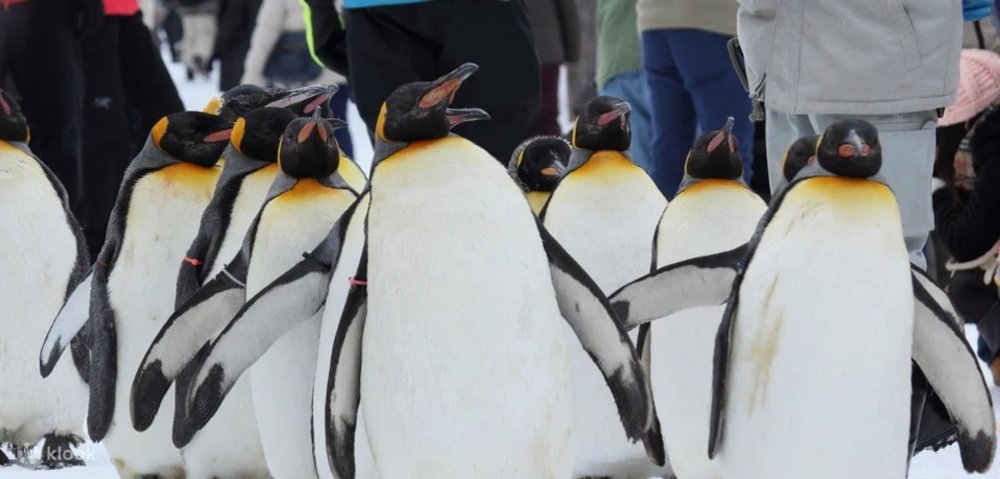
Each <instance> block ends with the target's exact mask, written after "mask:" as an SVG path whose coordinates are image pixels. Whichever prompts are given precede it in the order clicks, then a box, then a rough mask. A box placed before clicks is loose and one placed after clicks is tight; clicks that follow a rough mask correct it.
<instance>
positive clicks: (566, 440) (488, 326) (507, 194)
mask: <svg viewBox="0 0 1000 479" xmlns="http://www.w3.org/2000/svg"><path fill="white" fill-rule="evenodd" d="M475 69H476V67H475V65H471V64H466V65H463V66H462V67H460V68H459V69H457V70H456V71H454V72H452V73H450V74H448V75H446V76H444V77H442V78H440V79H438V80H436V81H434V82H427V83H413V84H408V85H404V86H403V87H400V88H399V89H397V90H396V91H395V92H394V93H393V94H392V95H391V96H390V97H389V98H388V99H387V100H386V102H385V104H384V105H383V108H382V112H381V114H380V119H379V121H378V123H377V127H376V137H377V139H378V140H377V144H376V155H375V162H374V167H373V172H372V177H371V178H372V179H371V182H370V186H369V190H368V191H369V193H367V194H366V195H364V196H363V197H362V198H361V199H359V202H361V203H364V202H366V201H370V203H369V205H368V208H367V220H366V221H367V233H366V244H365V247H364V250H363V251H362V253H361V259H360V260H359V262H358V264H359V266H358V270H357V271H356V272H355V273H354V274H353V275H352V276H351V278H350V280H349V283H348V284H347V285H346V286H350V287H351V290H350V291H349V293H348V294H349V296H348V298H347V301H346V305H345V307H344V309H343V316H342V320H341V322H340V325H339V330H338V332H337V334H336V337H335V338H334V339H333V348H334V351H333V354H332V363H331V365H330V366H329V367H328V368H327V371H328V373H329V378H331V379H329V380H328V382H327V384H328V387H329V389H328V390H327V391H326V403H325V405H326V406H325V407H324V410H325V411H326V416H327V419H328V421H327V423H326V426H327V427H326V430H325V434H326V438H325V439H326V442H327V445H328V449H327V456H326V459H327V460H326V461H325V464H330V465H332V467H333V468H334V469H335V470H336V475H337V476H338V477H341V478H347V477H354V472H355V470H354V433H355V426H356V424H357V412H358V408H359V406H360V408H361V409H362V410H363V411H364V413H365V423H366V429H367V434H368V442H369V444H370V445H371V448H372V452H373V455H374V459H375V462H376V466H377V469H378V471H379V473H380V474H381V475H383V476H392V477H396V476H399V477H457V476H470V475H471V476H476V477H507V476H511V475H522V476H528V477H567V476H569V475H570V474H571V471H572V446H571V440H572V439H571V437H570V429H571V427H572V417H571V407H570V405H571V398H570V394H571V384H570V381H571V377H570V364H569V348H571V347H578V346H573V345H571V344H567V343H566V336H565V332H564V331H565V329H564V328H565V326H564V325H563V324H562V322H561V321H558V320H556V318H557V317H558V316H560V315H562V316H563V317H564V318H565V319H566V320H567V321H568V322H569V323H570V325H571V326H572V327H573V328H574V329H575V330H576V331H577V332H578V335H579V341H580V342H582V343H583V346H584V348H585V349H587V350H588V351H589V352H590V353H591V354H592V355H593V357H594V360H595V362H596V363H597V364H598V366H599V367H600V369H601V371H602V372H603V374H604V375H605V377H606V379H607V381H608V384H609V386H610V387H611V388H612V389H613V390H614V391H615V394H614V396H615V398H617V399H618V402H619V405H620V406H621V417H622V419H621V421H622V423H623V424H624V425H625V428H626V430H627V431H628V435H629V437H632V438H633V439H634V440H638V439H640V438H642V437H644V436H645V435H646V434H647V433H648V432H649V430H650V428H651V424H652V423H653V414H652V408H651V397H650V394H649V390H648V387H647V384H646V381H645V375H644V373H643V372H642V366H641V364H639V361H638V357H637V356H636V353H635V350H634V348H633V347H632V346H631V343H630V342H629V340H628V338H627V337H626V336H625V334H624V332H623V331H622V330H621V329H620V327H619V325H618V322H617V321H616V319H615V318H614V317H613V316H612V312H611V311H610V309H608V304H607V302H606V300H605V299H603V295H602V294H601V292H600V290H599V288H598V287H597V286H596V285H595V284H594V283H593V281H592V280H590V278H589V277H588V276H587V275H586V273H585V272H584V271H583V270H582V269H581V268H580V267H579V265H577V264H576V262H575V261H573V260H572V258H570V257H569V255H568V254H567V253H566V252H565V251H564V250H563V249H562V248H561V247H560V246H559V245H558V243H556V241H555V240H554V239H553V238H552V237H551V236H550V235H549V234H548V233H547V232H546V231H545V229H544V228H542V227H541V226H540V224H539V223H538V222H537V219H536V218H535V217H534V215H533V214H532V212H531V209H530V208H529V207H528V204H527V202H526V201H524V197H523V195H522V193H521V191H520V190H519V189H518V188H517V186H516V185H515V184H514V183H513V182H512V181H511V180H510V178H509V176H508V175H507V172H506V171H504V168H503V167H501V166H500V165H498V164H497V161H496V160H495V159H494V158H492V157H491V156H490V155H489V154H488V153H486V152H485V151H484V150H482V149H481V148H479V147H477V146H475V145H473V144H472V143H470V142H468V141H467V140H465V139H463V138H461V137H458V136H454V135H449V130H450V128H451V127H453V126H454V125H457V124H459V123H462V122H465V121H470V120H475V119H483V118H486V117H487V115H486V114H485V113H484V112H482V111H481V110H478V109H466V110H458V109H450V108H448V105H449V103H450V101H451V99H452V97H453V96H454V93H455V91H456V90H457V89H458V88H459V86H461V83H462V81H463V80H465V79H466V78H467V77H468V76H469V75H471V74H472V72H474V71H475ZM357 205H358V203H356V204H355V205H354V206H352V208H351V210H349V212H348V213H345V215H344V216H343V217H342V219H341V220H340V221H338V223H337V224H336V225H335V226H334V227H333V229H332V230H331V232H330V234H328V235H327V237H326V239H325V240H324V241H323V242H322V243H320V245H319V246H317V247H316V248H315V249H314V250H313V251H312V252H311V253H308V254H307V255H306V258H305V259H304V260H303V261H300V262H299V263H298V264H297V265H295V266H294V267H293V268H292V269H290V270H289V271H287V272H286V273H284V274H283V275H282V276H281V277H279V278H278V279H277V280H276V281H275V282H273V283H271V284H270V285H268V286H267V287H266V288H264V289H263V290H262V291H261V293H260V294H258V295H257V296H255V297H254V298H252V299H251V300H250V301H249V302H248V303H247V305H246V306H245V307H244V309H243V310H242V311H241V312H240V314H239V315H238V316H237V317H236V318H235V319H234V320H233V322H232V323H231V324H230V325H229V326H228V327H227V330H226V331H225V332H223V334H222V335H221V336H220V337H219V338H218V339H217V340H216V341H215V342H214V343H213V344H212V346H211V351H210V352H209V353H208V358H207V360H206V361H205V364H204V366H203V367H202V369H201V371H200V372H199V373H198V379H197V380H196V381H195V384H196V385H197V386H196V389H195V390H196V394H195V395H194V397H193V401H192V408H191V411H192V413H193V414H195V415H196V416H203V417H202V420H205V419H206V418H207V417H208V416H210V415H211V413H212V412H213V411H214V410H215V408H217V407H218V405H219V403H220V401H221V400H222V398H223V397H224V395H225V393H226V392H227V391H228V390H229V389H230V388H231V387H232V385H233V383H234V382H235V381H236V379H237V378H238V377H239V375H240V373H241V372H242V371H243V370H244V369H245V368H246V367H248V366H249V365H250V364H252V363H253V361H254V360H255V359H256V357H258V356H260V355H261V354H263V353H264V351H265V350H267V348H268V346H270V344H271V342H273V341H274V340H277V338H278V337H280V336H281V335H282V334H283V333H284V332H286V331H287V330H288V329H290V328H293V327H295V326H296V325H298V324H301V321H303V320H305V319H306V318H309V317H311V316H312V315H314V314H315V313H316V311H318V310H319V308H321V307H322V306H323V304H324V301H325V300H326V299H327V297H328V295H332V291H333V289H334V288H339V287H343V286H345V285H339V284H334V285H331V284H330V278H331V275H335V270H337V269H338V268H339V264H338V259H339V255H340V252H341V248H342V246H343V244H344V239H345V236H346V233H347V231H346V230H347V229H348V226H349V225H350V224H351V223H352V221H351V219H353V217H354V215H355V214H364V213H365V211H363V210H360V209H358V206H357ZM469 235H474V237H470V236H469ZM336 274H338V275H341V277H342V273H336ZM511 305H521V306H517V307H515V309H513V310H512V309H511ZM369 312H370V314H367V313H369ZM331 314H333V313H331V312H330V311H329V310H328V311H326V312H325V317H326V318H331V317H336V315H335V314H334V316H331ZM277 322H283V323H284V326H282V327H280V328H279V327H277V324H276V323H277ZM362 331H363V333H364V334H362ZM248 334H249V335H252V336H253V337H254V338H255V339H257V341H254V342H253V344H252V345H251V344H247V343H246V342H245V341H242V340H240V339H239V338H241V337H247V336H246V335H248ZM321 341H322V339H321ZM362 343H363V344H364V347H363V349H362V348H361V345H362ZM248 346H249V347H248ZM362 351H363V354H362ZM468 431H476V434H477V437H480V439H481V440H480V441H469V440H468V437H469V436H468ZM316 433H317V434H322V432H319V431H317V432H316ZM317 459H319V458H317ZM317 462H318V463H319V464H321V466H319V467H322V464H324V462H321V461H317Z"/></svg>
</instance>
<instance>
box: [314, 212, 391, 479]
mask: <svg viewBox="0 0 1000 479" xmlns="http://www.w3.org/2000/svg"><path fill="white" fill-rule="evenodd" d="M368 198H370V197H367V196H366V197H365V198H364V199H362V200H361V202H360V203H359V204H358V206H357V208H356V210H355V214H354V216H353V218H352V219H351V223H350V225H349V226H348V230H347V233H346V235H345V238H344V246H343V248H342V249H341V251H340V258H339V259H338V261H337V267H336V268H335V269H334V272H333V276H331V278H330V290H329V292H328V294H327V297H326V306H325V307H324V309H323V317H322V319H321V320H320V333H319V349H318V352H317V355H316V375H315V376H316V377H315V381H314V383H313V390H312V394H313V396H312V428H313V457H315V459H316V472H317V474H319V477H320V479H335V478H334V476H333V464H331V463H330V461H329V457H328V454H327V441H326V434H325V433H324V431H326V427H327V421H328V418H329V414H327V412H326V405H327V402H326V394H327V386H328V381H329V379H330V366H331V365H332V363H331V361H332V359H333V358H332V355H333V343H334V341H335V340H336V337H337V329H338V327H339V326H340V319H341V315H342V313H343V311H344V305H345V304H346V302H347V293H348V291H349V289H350V284H349V279H350V278H351V277H352V276H354V274H355V273H356V272H357V270H358V263H359V262H360V260H361V251H362V250H363V249H364V246H365V235H364V225H365V218H366V217H367V212H368V205H369V202H368ZM364 423H365V421H364V411H360V412H358V422H357V425H356V427H355V439H354V464H355V477H357V478H358V479H373V478H376V477H378V474H377V472H376V470H375V459H374V458H373V457H372V453H371V447H369V445H368V434H367V432H366V431H365V424H364Z"/></svg>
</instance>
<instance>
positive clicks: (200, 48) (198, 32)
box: [180, 12, 218, 76]
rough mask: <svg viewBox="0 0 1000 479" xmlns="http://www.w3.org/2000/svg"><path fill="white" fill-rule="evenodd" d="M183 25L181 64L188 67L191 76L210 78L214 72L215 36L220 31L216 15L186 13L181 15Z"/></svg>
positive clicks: (210, 13)
mask: <svg viewBox="0 0 1000 479" xmlns="http://www.w3.org/2000/svg"><path fill="white" fill-rule="evenodd" d="M181 25H182V26H183V28H184V36H183V37H182V38H181V42H180V56H181V63H183V64H184V66H186V67H187V69H188V75H189V76H194V75H204V76H208V74H209V73H210V72H211V71H212V58H213V56H214V55H213V54H214V51H213V50H214V48H215V34H216V32H217V31H218V25H217V23H216V18H215V14H214V13H212V12H196V13H185V14H182V15H181Z"/></svg>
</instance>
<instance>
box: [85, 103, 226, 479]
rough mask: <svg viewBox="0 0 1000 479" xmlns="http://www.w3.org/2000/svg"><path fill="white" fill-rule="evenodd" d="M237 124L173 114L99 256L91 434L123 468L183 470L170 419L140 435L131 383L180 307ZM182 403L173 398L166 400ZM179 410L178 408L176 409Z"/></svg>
mask: <svg viewBox="0 0 1000 479" xmlns="http://www.w3.org/2000/svg"><path fill="white" fill-rule="evenodd" d="M230 134H231V124H230V123H229V122H228V121H226V120H225V119H224V118H222V117H220V116H216V115H210V114H207V113H202V112H181V113H175V114H172V115H169V116H167V117H164V118H163V119H162V120H160V122H159V123H157V124H156V126H155V127H153V130H152V132H151V133H150V135H149V140H148V141H147V142H146V146H145V147H144V148H143V149H142V151H141V152H140V153H139V155H138V156H136V158H135V159H133V160H132V163H131V164H130V165H129V167H128V169H127V170H126V171H125V178H124V180H123V182H122V185H121V188H120V190H119V193H118V199H117V200H116V204H115V207H114V210H113V211H112V213H111V221H110V224H109V228H108V235H107V240H106V242H105V243H104V246H103V247H102V249H101V253H100V255H99V257H98V258H97V261H96V262H95V264H94V273H93V278H92V280H91V281H92V283H93V284H92V286H91V288H92V293H91V301H90V319H89V327H90V331H91V336H92V350H91V371H90V380H91V382H90V386H91V387H90V409H89V411H88V416H87V427H88V430H89V433H90V437H91V439H93V440H94V441H100V440H103V441H104V445H105V447H106V448H107V450H108V453H109V455H110V456H111V459H112V462H113V463H114V464H115V467H116V469H117V470H118V473H119V475H121V476H124V477H135V476H145V475H157V476H159V477H161V478H171V477H183V476H184V462H183V460H182V458H181V455H180V452H179V451H178V450H177V449H176V448H174V447H173V445H172V444H171V441H170V427H169V426H170V425H169V421H165V420H161V421H158V422H155V423H154V424H153V425H152V427H151V428H150V429H149V430H147V431H145V432H143V433H141V434H140V433H138V432H136V431H135V430H134V429H133V428H132V427H131V423H130V421H129V414H128V412H129V408H128V397H129V386H130V383H131V381H130V380H131V378H132V376H133V375H134V374H135V369H136V366H138V364H139V361H140V360H141V359H142V353H143V352H144V351H145V350H146V346H147V345H148V344H149V343H150V341H152V339H153V337H154V336H155V335H156V333H157V331H159V329H160V326H161V325H162V324H163V322H164V321H165V320H166V319H167V314H169V311H171V310H172V309H173V300H174V291H173V290H174V285H175V280H176V278H175V276H176V271H177V269H176V258H179V257H181V256H183V254H184V251H185V249H186V248H187V245H188V244H189V243H190V242H191V239H192V238H193V237H194V234H195V232H196V231H197V228H198V220H199V218H200V217H201V212H202V210H203V209H204V208H205V206H206V205H207V204H208V202H209V200H210V199H211V197H212V191H213V190H214V188H215V182H216V180H217V179H218V177H219V172H220V168H218V167H216V163H217V161H218V159H219V155H220V154H221V153H222V150H223V149H224V148H225V147H226V145H227V144H228V143H229V137H230ZM166 406H167V407H168V408H169V409H173V401H170V404H168V405H166ZM168 417H169V415H168Z"/></svg>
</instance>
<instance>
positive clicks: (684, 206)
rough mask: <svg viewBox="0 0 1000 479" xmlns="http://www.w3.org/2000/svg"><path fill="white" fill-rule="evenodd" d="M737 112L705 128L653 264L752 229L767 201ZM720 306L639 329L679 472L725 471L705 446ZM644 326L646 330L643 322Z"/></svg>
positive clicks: (730, 242)
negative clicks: (748, 161) (755, 187)
mask: <svg viewBox="0 0 1000 479" xmlns="http://www.w3.org/2000/svg"><path fill="white" fill-rule="evenodd" d="M731 129H732V118H730V119H729V121H727V122H726V124H725V126H723V127H722V128H721V129H719V130H716V131H710V132H706V133H704V134H702V135H700V136H699V137H698V138H697V139H696V140H695V143H694V146H693V147H692V148H691V151H690V152H689V153H688V156H687V159H686V161H685V168H684V171H685V178H684V180H683V182H682V183H681V188H680V191H679V192H678V193H677V195H676V196H675V197H674V199H673V201H671V202H670V205H669V206H667V209H666V211H664V212H663V217H662V218H660V224H659V226H658V227H657V229H656V240H655V243H654V248H653V249H654V251H655V260H654V261H655V264H654V267H658V266H665V265H668V264H672V263H676V262H679V261H683V260H686V259H691V258H696V257H699V256H705V255H708V254H712V253H720V252H723V251H729V250H731V249H733V248H736V247H737V246H740V245H742V244H744V243H746V242H747V241H750V238H751V237H752V236H753V233H754V231H755V230H756V229H757V223H758V222H759V221H760V218H761V216H762V215H763V214H764V212H765V211H767V204H766V203H764V201H763V200H761V199H760V197H758V196H757V195H756V194H755V193H753V192H752V191H750V189H749V188H747V186H746V184H745V183H744V180H743V161H742V159H741V158H740V153H739V146H738V140H737V139H736V138H735V137H734V136H733V135H732V131H731ZM723 311H724V307H723V306H705V307H700V308H692V309H689V310H684V311H680V312H678V313H675V314H673V315H671V316H669V317H667V318H662V319H660V320H658V321H657V322H656V324H655V326H654V325H652V324H650V325H646V327H648V328H649V329H648V330H647V331H646V332H643V333H640V335H639V336H640V337H641V338H644V339H645V338H647V337H648V338H649V340H650V343H651V344H646V345H643V346H641V347H649V348H650V352H649V358H650V369H649V371H648V372H649V377H650V383H651V386H652V388H653V397H654V398H655V400H656V410H657V411H658V412H659V415H660V418H661V419H662V421H663V424H664V425H668V426H665V427H664V429H663V439H664V443H665V446H666V449H667V455H668V456H669V457H670V464H671V466H672V467H673V470H674V473H675V474H676V475H677V477H681V478H684V477H694V478H700V479H722V475H721V473H720V471H719V470H718V465H717V464H716V463H715V462H713V461H710V460H709V459H708V456H707V455H706V454H705V442H706V441H708V428H707V427H705V425H706V424H708V421H709V416H710V414H709V406H710V404H711V402H712V353H713V352H714V350H715V333H716V331H718V329H719V322H720V320H721V319H722V313H723ZM640 331H642V330H641V329H640Z"/></svg>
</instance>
